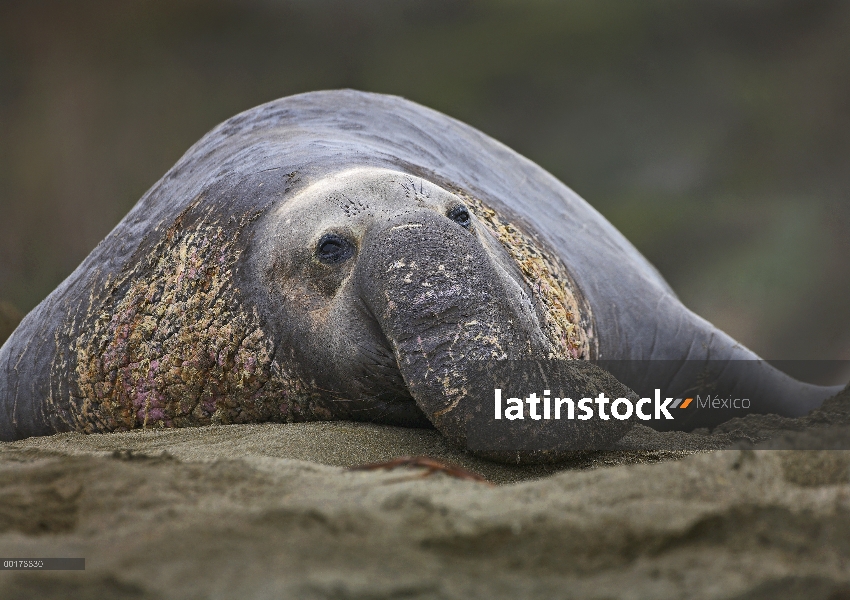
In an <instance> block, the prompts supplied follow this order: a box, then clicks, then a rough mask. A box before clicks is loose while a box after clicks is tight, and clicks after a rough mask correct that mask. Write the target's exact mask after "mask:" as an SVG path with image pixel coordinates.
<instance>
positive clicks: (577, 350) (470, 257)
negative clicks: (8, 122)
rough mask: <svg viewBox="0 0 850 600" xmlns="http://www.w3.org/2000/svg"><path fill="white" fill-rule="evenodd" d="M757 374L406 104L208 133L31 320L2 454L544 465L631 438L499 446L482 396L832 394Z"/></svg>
mask: <svg viewBox="0 0 850 600" xmlns="http://www.w3.org/2000/svg"><path fill="white" fill-rule="evenodd" d="M757 359H758V357H757V356H755V355H754V354H753V353H751V352H750V351H749V350H747V349H746V348H743V347H742V346H740V345H739V344H737V343H736V342H735V341H734V340H732V339H731V338H730V337H729V336H727V335H726V334H724V333H722V332H720V331H718V330H717V329H716V328H714V327H713V326H712V325H711V324H709V323H708V322H706V321H705V320H703V319H701V318H700V317H698V316H696V315H695V314H693V313H692V312H690V311H689V310H688V309H687V308H685V307H684V306H683V305H682V304H681V302H680V301H679V300H678V299H677V297H676V295H675V294H674V293H673V291H672V290H671V289H670V287H669V286H668V285H667V283H666V282H665V281H664V280H663V278H662V277H661V276H660V275H659V274H658V272H657V271H656V270H655V269H654V268H653V267H652V265H650V264H649V263H648V262H647V261H646V259H645V258H644V257H643V256H641V255H640V253H639V252H638V251H637V250H636V249H635V248H634V247H633V246H632V245H631V244H630V243H629V242H628V241H627V240H626V239H625V238H624V237H623V236H622V235H621V234H620V233H619V232H618V231H617V230H616V229H614V227H612V226H611V225H610V224H609V223H608V222H607V221H606V220H605V219H604V218H603V217H602V216H601V215H600V214H599V213H597V212H596V211H595V210H594V209H593V208H592V207H591V206H590V205H589V204H587V203H586V202H585V201H584V200H582V199H581V198H580V197H578V196H577V195H576V194H575V193H573V192H572V191H571V190H569V189H568V188H567V187H566V186H564V185H563V184H562V183H560V182H559V181H557V180H556V179H555V178H554V177H552V176H551V175H550V174H548V173H547V172H546V171H544V170H543V169H541V168H540V167H538V166H537V165H535V164H534V163H532V162H530V161H528V160H527V159H525V158H523V157H522V156H520V155H518V154H517V153H515V152H513V151H511V150H510V149H508V148H507V147H505V146H503V145H502V144H500V143H499V142H496V141H495V140H493V139H491V138H489V137H487V136H486V135H484V134H482V133H481V132H479V131H477V130H475V129H473V128H471V127H469V126H467V125H464V124H462V123H460V122H458V121H455V120H453V119H451V118H449V117H447V116H445V115H442V114H440V113H437V112H435V111H432V110H429V109H426V108H424V107H421V106H419V105H417V104H414V103H412V102H409V101H406V100H403V99H401V98H397V97H390V96H382V95H376V94H368V93H361V92H355V91H329V92H315V93H309V94H302V95H298V96H292V97H289V98H284V99H281V100H278V101H275V102H271V103H268V104H265V105H262V106H259V107H256V108H254V109H252V110H249V111H247V112H244V113H242V114H239V115H237V116H235V117H233V118H231V119H229V120H228V121H225V122H224V123H222V124H221V125H219V126H218V127H216V128H215V129H213V130H212V131H211V132H210V133H208V134H207V135H206V136H204V137H203V138H202V139H201V140H200V141H199V142H198V143H196V144H195V145H194V146H193V147H192V148H190V149H189V151H188V152H187V153H186V154H185V155H184V156H183V157H182V158H181V159H180V160H179V161H178V162H177V164H176V165H175V166H174V167H173V168H172V169H171V170H170V171H169V172H168V173H166V174H165V176H164V177H163V178H162V179H161V180H160V181H159V182H157V183H156V184H155V185H154V186H153V187H152V188H151V189H150V190H149V191H148V192H147V193H146V194H145V195H144V196H143V197H142V199H141V200H140V201H139V202H138V204H137V205H136V206H135V207H134V208H133V209H132V210H131V211H130V213H129V214H128V215H127V216H126V217H125V218H124V219H123V220H122V221H121V222H120V223H119V224H118V225H117V226H116V228H115V229H114V230H113V231H112V232H111V233H110V234H109V235H108V236H107V237H106V239H104V240H103V241H102V242H101V243H100V244H99V245H98V246H97V247H96V248H95V249H94V251H93V252H92V253H91V254H90V255H89V256H88V257H87V258H86V259H85V261H84V262H83V263H82V264H81V265H80V266H79V267H78V268H77V269H76V270H75V271H74V272H73V273H72V274H71V275H70V276H69V277H68V279H66V280H65V281H64V282H63V283H62V284H61V285H60V286H59V287H58V288H57V289H56V290H55V291H54V292H53V293H52V294H50V296H48V297H47V298H46V299H45V300H44V301H43V302H42V303H41V304H40V305H39V306H38V307H36V309H34V310H33V311H32V312H31V313H30V314H29V315H27V317H26V318H25V319H24V320H23V322H22V323H21V325H20V326H19V327H18V329H17V330H16V331H15V332H14V333H13V335H12V336H11V337H10V338H9V340H8V341H7V342H6V343H5V344H4V345H3V347H2V349H0V438H2V439H4V440H10V439H17V438H23V437H28V436H33V435H46V434H50V433H54V432H60V431H69V430H75V431H83V432H104V431H120V430H127V429H132V428H136V427H180V426H192V425H203V424H209V423H244V422H258V421H269V420H275V421H298V420H324V419H359V420H370V421H375V422H379V423H389V424H398V425H410V426H429V425H433V426H434V427H436V428H437V429H438V430H439V431H440V432H441V433H443V434H444V435H445V436H446V437H448V438H449V439H451V440H452V441H454V442H455V443H457V444H460V445H462V446H467V447H469V448H470V449H471V450H473V451H475V452H477V453H478V454H480V455H482V456H486V457H488V458H493V459H496V460H510V461H519V462H534V461H544V460H559V459H561V458H563V457H564V456H566V455H569V454H570V453H573V452H576V451H581V450H585V449H588V448H596V447H604V446H605V445H606V444H609V443H610V442H612V441H614V440H616V439H618V438H619V437H621V436H622V435H623V434H624V433H625V432H626V431H627V430H628V428H629V427H630V426H631V424H632V423H633V419H624V420H617V419H607V420H605V421H602V420H590V421H586V422H578V421H575V420H572V421H561V422H557V423H556V422H554V421H547V422H534V421H531V420H528V421H525V422H517V423H514V424H512V426H513V428H501V429H499V428H495V429H493V428H489V425H488V423H489V421H492V419H489V415H492V404H486V405H484V404H483V400H482V398H483V396H480V395H477V394H476V393H473V388H476V389H484V390H489V391H488V392H487V393H488V394H489V396H486V397H488V398H489V397H492V394H493V392H494V386H495V385H496V384H498V383H499V382H500V381H501V382H505V381H509V382H514V383H516V382H520V383H521V384H522V385H525V386H526V388H527V389H529V390H535V389H541V390H542V388H543V387H551V388H552V389H556V387H557V386H561V387H566V389H567V390H570V389H573V390H578V389H579V388H580V390H581V391H580V392H578V391H576V392H575V393H581V394H585V395H589V396H592V397H593V396H596V394H597V393H598V394H603V395H604V394H608V395H610V396H612V397H613V398H617V397H622V398H631V399H633V400H637V396H636V395H635V394H634V392H632V391H631V389H634V390H637V391H638V392H639V393H648V391H647V386H650V387H651V386H658V385H661V386H664V387H665V392H666V393H668V394H670V393H672V394H676V393H679V392H682V393H686V392H687V391H688V390H690V389H692V384H693V381H692V379H693V374H691V373H689V372H688V369H682V368H681V367H682V364H683V363H685V362H688V363H689V364H692V363H694V362H696V363H702V362H706V361H713V362H715V363H717V362H718V361H719V363H720V364H722V365H724V368H723V369H721V370H720V371H718V372H717V373H716V374H715V376H713V380H712V385H713V387H712V388H711V389H712V390H714V391H715V392H720V393H721V394H727V393H729V394H739V395H740V394H757V393H760V392H761V393H765V392H766V393H767V396H766V397H773V396H771V393H770V392H771V391H772V390H774V389H779V388H783V389H787V388H788V386H791V387H793V389H794V395H793V396H794V397H793V400H792V401H789V400H788V399H787V396H788V395H787V394H785V395H783V398H784V399H780V398H779V397H778V396H777V398H776V399H774V400H770V401H769V402H768V403H767V404H763V405H762V406H761V407H759V410H760V412H777V413H779V414H783V415H789V416H796V415H801V414H804V413H806V412H807V411H809V410H811V409H812V408H814V407H816V406H818V405H819V404H820V402H821V401H822V400H823V399H824V398H826V397H828V396H829V395H831V394H832V393H833V392H834V390H832V389H828V388H819V387H816V386H810V385H807V384H802V383H799V382H795V381H794V380H791V379H790V378H788V377H787V376H785V375H784V374H782V373H780V372H779V371H776V370H775V369H773V368H772V367H770V366H769V365H767V364H766V363H763V362H760V361H759V362H758V363H757V364H758V365H759V366H758V368H751V367H748V368H747V370H746V374H742V373H741V372H738V371H739V369H737V367H735V366H734V365H736V364H739V363H740V361H747V362H748V363H749V364H750V365H752V364H756V363H752V361H756V360H757ZM523 361H538V362H536V363H533V364H535V365H538V367H537V368H528V364H529V363H528V362H523ZM541 361H542V362H541ZM670 361H675V362H672V363H671V362H670ZM482 365H489V366H488V367H486V368H484V367H482ZM493 365H496V367H495V369H496V371H498V374H497V375H495V376H492V377H491V375H488V373H490V374H492V368H493ZM518 365H525V366H523V367H520V366H518ZM540 365H543V366H542V367H540ZM488 369H490V370H489V371H488ZM488 377H490V379H488ZM629 388H631V389H629ZM558 389H560V388H558ZM547 393H548V390H547ZM553 393H557V390H556V391H555V392H553ZM564 394H565V392H564V393H562V395H564ZM484 414H486V415H488V419H489V421H488V419H484V418H483V417H482V415H484ZM690 414H692V415H696V416H692V417H691V418H690V419H689V420H686V421H685V422H681V421H680V422H677V426H679V427H694V426H697V425H705V424H711V420H712V419H715V420H716V418H717V417H716V416H714V415H716V414H717V413H712V415H707V414H706V411H703V412H699V411H694V412H693V413H690ZM700 415H702V416H700ZM482 432H484V433H486V435H485V436H484V437H486V438H487V442H486V443H485V444H483V445H482V444H481V443H480V442H481V438H482ZM472 438H476V439H477V440H478V441H477V442H476V443H475V444H473V443H471V442H470V440H471V439H472Z"/></svg>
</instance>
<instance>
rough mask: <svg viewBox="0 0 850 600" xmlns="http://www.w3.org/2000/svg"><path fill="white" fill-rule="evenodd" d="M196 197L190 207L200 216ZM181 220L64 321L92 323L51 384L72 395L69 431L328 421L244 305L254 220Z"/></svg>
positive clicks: (253, 312)
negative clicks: (240, 276) (241, 282)
mask: <svg viewBox="0 0 850 600" xmlns="http://www.w3.org/2000/svg"><path fill="white" fill-rule="evenodd" d="M199 204H200V202H199V201H196V202H195V203H194V204H193V205H192V206H190V208H189V209H188V210H187V211H186V212H190V211H193V210H195V209H197V207H198V205H199ZM185 214H186V213H185V212H184V214H182V215H180V217H178V219H177V220H176V221H175V223H174V225H173V226H172V227H171V228H170V229H169V231H168V232H167V234H166V235H165V236H164V237H163V239H162V241H161V242H160V243H159V244H157V245H156V246H155V247H154V249H153V251H152V252H151V253H150V254H149V255H148V256H147V258H146V260H144V261H140V262H138V263H137V264H135V265H133V266H132V267H131V268H130V269H129V270H128V271H126V272H125V273H123V274H122V276H121V277H120V278H116V279H114V280H111V281H107V284H106V286H105V287H106V293H105V294H104V296H103V297H102V298H103V299H94V298H91V299H89V304H88V306H87V308H86V309H85V311H84V312H83V313H82V314H80V315H78V317H77V319H74V320H72V321H71V322H69V323H68V327H74V326H75V322H76V321H78V320H80V321H82V322H83V323H86V324H87V325H86V326H84V327H82V328H81V331H80V333H79V335H78V337H76V339H75V340H74V341H73V342H72V345H71V348H70V352H69V356H68V358H69V359H70V363H71V365H73V366H72V367H70V368H68V367H69V365H68V363H67V362H66V361H65V360H63V358H64V357H60V360H57V361H56V362H55V363H54V366H53V369H54V375H55V377H54V379H53V380H54V381H60V385H61V377H62V376H63V375H65V374H66V373H67V374H68V375H70V378H71V379H72V380H75V384H76V385H74V386H73V387H72V388H71V391H72V401H71V404H70V418H71V420H72V422H71V423H69V425H70V426H71V428H72V429H74V430H77V431H83V432H86V433H92V432H103V431H122V430H128V429H133V428H136V427H143V428H148V427H183V426H192V425H206V424H210V423H248V422H260V421H283V422H288V421H302V420H317V419H326V418H329V417H330V414H329V412H328V411H327V410H326V409H324V408H323V407H321V406H319V405H318V404H316V403H315V402H311V400H312V397H311V393H310V392H309V386H306V385H304V383H303V382H302V381H301V379H300V378H299V377H298V376H297V375H296V374H295V370H294V369H292V367H291V366H290V365H288V364H282V363H281V361H280V360H279V359H278V358H277V357H276V356H275V346H274V344H273V342H272V341H271V340H270V339H269V338H268V337H267V336H266V334H265V333H264V331H263V328H262V324H261V322H260V318H259V316H258V314H257V311H256V309H252V308H248V307H246V306H244V305H243V304H242V302H241V301H240V294H239V290H238V289H236V288H234V285H233V278H232V276H233V268H234V264H235V263H236V261H237V260H238V258H239V255H240V250H239V249H238V246H237V243H236V240H237V239H238V238H239V235H240V233H241V232H242V230H243V229H244V228H245V226H246V224H247V223H248V222H249V221H250V220H251V217H243V219H242V221H241V222H240V223H238V224H237V225H236V231H234V226H233V224H232V223H231V224H229V225H228V226H225V225H224V224H222V223H221V222H219V221H218V220H216V219H211V218H210V217H209V216H208V215H204V216H203V217H201V218H200V219H198V220H197V221H196V222H195V223H194V224H192V225H191V226H189V227H185V228H184V227H183V224H182V221H183V217H184V216H185Z"/></svg>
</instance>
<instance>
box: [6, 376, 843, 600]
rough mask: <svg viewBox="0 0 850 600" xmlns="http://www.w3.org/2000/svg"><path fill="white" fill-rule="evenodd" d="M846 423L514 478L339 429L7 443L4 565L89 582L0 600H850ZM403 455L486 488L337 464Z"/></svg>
mask: <svg viewBox="0 0 850 600" xmlns="http://www.w3.org/2000/svg"><path fill="white" fill-rule="evenodd" d="M848 415H850V393H848V390H845V391H844V392H843V393H842V394H840V395H839V396H838V397H836V398H834V399H832V400H830V401H828V402H827V403H826V404H825V406H824V408H823V409H821V410H819V411H816V412H815V413H813V414H812V415H810V416H808V417H805V418H803V419H798V420H791V419H778V418H775V417H769V416H768V417H755V416H749V417H747V418H745V419H740V420H736V421H733V422H730V423H728V424H725V425H724V426H722V427H720V428H717V429H716V430H715V432H713V433H712V434H708V433H707V432H702V434H700V433H691V434H685V433H668V434H660V433H656V432H653V431H651V430H648V429H645V428H642V427H638V428H636V429H635V430H634V431H633V432H632V433H631V434H629V436H627V438H625V439H624V440H623V441H622V442H621V443H620V445H619V447H618V448H617V449H615V450H612V451H611V452H605V453H596V454H593V455H587V456H583V457H577V458H576V459H574V460H573V461H571V462H569V463H565V464H562V465H558V466H540V467H525V468H520V467H511V466H508V465H498V464H494V463H488V462H486V461H482V460H479V459H475V458H474V457H471V456H469V455H467V454H464V453H463V452H460V451H458V450H455V449H453V448H451V447H449V446H447V445H446V444H445V443H444V442H443V440H442V438H441V437H440V436H439V434H437V433H436V432H435V431H431V430H421V429H402V428H392V427H379V426H375V425H370V424H364V423H348V422H337V423H308V424H288V425H280V424H259V425H232V426H215V427H204V428H194V429H192V428H189V429H175V430H158V431H132V432H127V433H116V434H105V435H89V436H85V435H81V434H73V433H71V434H62V435H56V436H52V437H45V438H31V439H27V440H22V441H19V442H11V443H3V444H2V445H0V555H2V556H4V557H13V556H14V557H84V558H85V559H86V570H85V571H84V572H80V571H52V572H39V573H34V572H20V571H15V572H12V571H9V572H4V573H2V575H0V596H2V597H3V598H9V599H13V598H32V597H38V598H69V597H73V598H106V597H109V598H181V599H187V598H234V597H243V598H317V599H318V598H473V597H475V598H477V597H481V598H485V597H486V598H520V597H522V598H590V597H592V598H650V597H651V598H683V597H687V598H774V597H783V598H809V599H811V598H824V599H827V598H829V599H837V598H844V597H846V595H847V594H850V566H848V562H847V556H850V541H848V540H850V452H848V451H840V450H832V449H830V448H833V447H840V446H841V444H844V442H845V440H846V439H847V438H848V435H850V417H848ZM768 437H770V438H772V439H771V440H769V441H764V439H765V438H768ZM728 445H733V446H736V448H735V449H729V450H714V449H715V448H719V447H722V446H728ZM845 445H846V444H845ZM763 448H772V449H770V450H768V449H763ZM411 455H413V456H429V457H432V458H436V459H438V460H441V461H444V462H448V463H453V464H457V465H459V466H462V467H464V468H465V469H468V470H470V471H472V472H475V473H478V474H480V475H482V476H484V477H485V478H486V479H488V480H489V481H490V482H491V483H483V482H478V481H471V480H465V479H460V478H456V477H451V476H448V475H445V474H442V473H435V474H430V475H427V474H426V473H427V472H426V471H425V470H423V469H419V468H396V469H392V470H384V469H378V470H368V471H352V470H349V469H347V467H351V466H356V465H362V464H364V463H371V462H375V461H386V460H390V459H393V458H396V457H399V456H411Z"/></svg>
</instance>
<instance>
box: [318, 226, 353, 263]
mask: <svg viewBox="0 0 850 600" xmlns="http://www.w3.org/2000/svg"><path fill="white" fill-rule="evenodd" d="M352 256H354V246H353V245H352V244H351V242H349V241H348V240H346V239H343V238H341V237H339V236H338V235H337V234H335V233H326V234H325V235H323V236H322V239H320V240H319V244H318V245H317V246H316V258H318V259H319V260H320V261H321V262H323V263H325V264H327V265H335V264H337V263H341V262H342V261H344V260H348V259H349V258H351V257H352Z"/></svg>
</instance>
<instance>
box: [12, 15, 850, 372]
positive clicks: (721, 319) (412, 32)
mask: <svg viewBox="0 0 850 600" xmlns="http://www.w3.org/2000/svg"><path fill="white" fill-rule="evenodd" d="M848 31H850V3H847V2H841V1H840V0H680V1H675V2H674V1H672V0H581V1H580V0H563V1H555V0H535V1H532V0H522V1H520V0H517V1H507V0H492V1H483V0H481V1H473V0H356V1H354V0H352V1H339V0H338V1H331V0H290V1H283V0H280V1H273V0H254V1H248V0H242V1H237V0H150V1H141V0H140V1H129V0H125V1H119V0H73V1H72V0H67V1H55V2H46V1H39V0H5V1H4V2H3V3H2V4H0V140H1V141H0V301H6V302H11V303H13V304H14V305H16V306H17V307H19V308H20V309H22V310H29V309H31V308H32V307H33V306H34V305H35V304H36V303H38V302H39V301H40V300H41V299H42V298H43V297H44V296H45V295H47V294H48V293H49V292H50V291H51V290H52V289H53V288H54V287H55V286H56V285H57V284H58V283H59V282H60V281H61V280H62V279H63V278H64V277H66V276H67V275H68V274H69V273H70V272H71V271H72V270H73V269H74V268H75V267H76V266H77V264H79V262H80V261H81V260H82V259H83V258H84V257H85V255H86V254H87V253H88V252H89V251H90V250H91V249H92V248H93V247H94V246H95V245H96V244H97V243H98V241H100V240H101V239H102V238H103V236H104V235H105V234H106V233H107V232H108V231H109V230H110V229H111V228H112V227H113V226H114V225H115V224H116V223H117V222H118V221H119V220H120V219H121V217H122V216H123V215H124V214H125V213H126V212H127V211H128V210H129V208H130V207H131V206H132V205H133V204H134V203H135V202H136V201H137V200H138V198H139V197H140V196H141V195H142V194H143V193H144V191H145V190H146V189H147V188H148V187H149V186H151V185H152V184H153V183H154V182H155V181H156V180H157V179H158V178H159V177H160V176H161V175H162V174H163V173H164V172H165V171H166V170H167V169H168V168H169V167H170V166H171V165H172V164H173V163H174V162H175V161H176V160H177V158H179V156H180V155H181V154H182V153H183V152H184V151H185V150H186V149H187V148H188V147H189V146H190V145H191V144H192V143H193V142H195V141H196V140H197V139H198V138H199V137H200V136H201V135H203V134H204V133H205V132H206V131H207V130H209V129H210V128H211V127H213V126H214V125H215V124H217V123H218V122H220V121H222V120H224V119H225V118H227V117H229V116H231V115H233V114H235V113H237V112H239V111H242V110H245V109H247V108H250V107H252V106H254V105H256V104H259V103H262V102H265V101H268V100H272V99H274V98H278V97H281V96H286V95H289V94H294V93H298V92H303V91H309V90H317V89H326V88H340V87H352V88H357V89H362V90H370V91H375V92H384V93H391V94H399V95H402V96H405V97H407V98H409V99H412V100H415V101H417V102H420V103H422V104H425V105H427V106H430V107H433V108H435V109H437V110H440V111H443V112H445V113H447V114H449V115H451V116H454V117H456V118H458V119H461V120H463V121H466V122H468V123H470V124H472V125H474V126H475V127H478V128H479V129H481V130H483V131H484V132H486V133H488V134H490V135H491V136H493V137H495V138H497V139H499V140H501V141H503V142H504V143H506V144H507V145H509V146H511V147H513V148H514V149H516V150H517V151H519V152H521V153H522V154H525V155H526V156H528V157H529V158H531V159H532V160H534V161H536V162H537V163H539V164H541V165H542V166H543V167H545V168H546V169H548V170H550V171H551V172H552V173H553V174H554V175H555V176H557V177H558V178H559V179H561V180H562V181H564V182H565V183H567V184H568V185H570V186H571V187H572V188H573V189H575V190H576V191H577V192H578V193H579V194H581V195H582V196H583V197H585V198H586V199H587V200H588V201H589V202H590V203H591V204H592V205H594V206H595V207H596V208H597V209H598V210H599V211H600V212H602V213H603V214H604V215H605V216H606V217H608V218H609V219H610V220H611V221H612V222H613V223H614V225H615V226H617V227H618V228H619V229H620V230H621V231H623V233H624V234H625V235H626V236H627V237H628V238H629V239H630V240H632V242H634V243H635V245H636V246H637V247H638V248H639V249H640V250H641V251H642V252H643V253H644V254H646V256H647V257H648V258H649V259H650V260H651V261H652V262H654V263H655V264H656V265H657V266H658V268H659V269H660V271H661V272H662V273H663V274H664V276H665V277H667V279H668V280H669V281H670V283H671V284H672V286H673V287H674V288H675V289H676V290H677V292H678V293H679V295H680V296H681V298H682V299H683V301H684V302H685V303H686V304H687V305H688V306H690V307H691V308H693V309H694V310H695V311H696V312H698V313H699V314H701V315H703V316H704V317H706V318H707V319H709V320H710V321H712V322H714V323H715V324H717V325H718V326H720V327H721V328H723V329H725V330H726V331H728V332H729V333H730V334H731V335H732V336H733V337H736V338H737V339H739V340H740V341H742V342H743V343H745V344H746V345H748V346H750V347H751V348H753V349H754V350H755V351H756V352H759V353H760V354H762V355H764V356H767V357H770V358H845V359H850V311H848V310H847V306H848V298H850V261H848V257H850V199H848V190H850V168H848V162H850V161H848V158H850V77H848V73H850V35H848Z"/></svg>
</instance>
